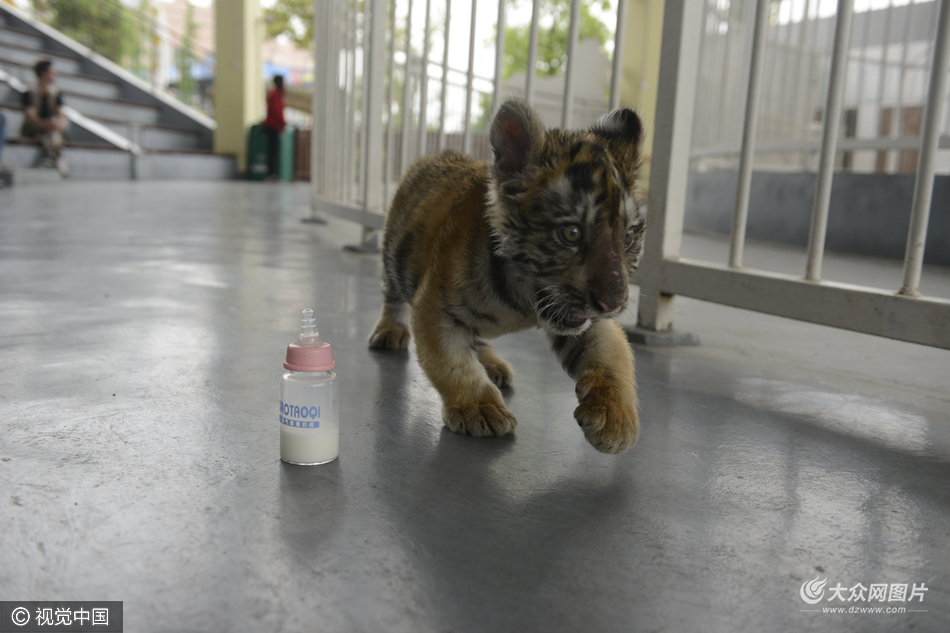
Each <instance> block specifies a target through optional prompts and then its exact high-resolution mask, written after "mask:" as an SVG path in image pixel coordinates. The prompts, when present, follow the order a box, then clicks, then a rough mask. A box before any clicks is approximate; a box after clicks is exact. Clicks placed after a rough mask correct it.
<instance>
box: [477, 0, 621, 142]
mask: <svg viewBox="0 0 950 633" xmlns="http://www.w3.org/2000/svg"><path fill="white" fill-rule="evenodd" d="M521 1H522V0H515V2H513V5H514V6H518V5H519V3H520V2H521ZM596 4H599V5H600V7H601V9H602V10H603V11H605V12H606V11H609V10H610V8H611V5H610V0H599V1H598V2H597V3H596ZM570 24H571V0H541V5H540V6H539V7H538V25H539V26H538V63H537V66H536V68H535V72H536V73H537V75H538V76H540V77H552V76H554V75H557V74H559V73H562V72H564V68H565V64H566V63H567V44H568V42H567V39H568V35H569V33H568V30H569V28H570ZM541 25H544V28H542V27H541ZM610 38H611V33H610V29H609V28H607V25H606V24H604V23H603V22H601V21H600V20H599V19H598V18H597V17H595V16H594V15H593V14H592V13H591V11H590V5H589V4H588V3H581V20H580V25H579V28H578V36H577V39H578V40H586V39H593V40H596V41H597V42H598V43H599V44H600V47H601V50H604V49H605V46H606V44H607V42H608V41H609V40H610ZM494 41H495V39H494V38H492V39H491V40H490V42H492V43H494ZM530 41H531V25H530V24H526V25H524V26H506V27H505V51H504V59H503V60H502V73H501V76H502V78H504V79H508V78H510V77H511V76H512V75H513V74H515V73H517V72H526V71H527V68H528V44H529V43H530ZM492 101H493V98H492V95H490V94H482V95H481V97H480V98H479V101H478V105H479V115H478V119H477V120H476V121H475V122H474V123H473V124H472V129H473V130H475V131H476V132H484V131H486V130H487V129H488V120H489V119H490V118H491V114H492V112H491V107H492Z"/></svg>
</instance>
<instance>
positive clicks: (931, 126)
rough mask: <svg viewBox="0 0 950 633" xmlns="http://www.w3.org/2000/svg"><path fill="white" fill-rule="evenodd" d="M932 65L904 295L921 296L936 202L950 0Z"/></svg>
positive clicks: (949, 57)
mask: <svg viewBox="0 0 950 633" xmlns="http://www.w3.org/2000/svg"><path fill="white" fill-rule="evenodd" d="M933 51H934V52H933V62H932V63H931V66H930V85H929V86H928V88H927V114H926V117H925V118H924V129H923V134H922V136H921V142H920V158H919V159H918V161H917V180H916V182H915V184H914V203H913V207H912V208H911V212H910V230H909V231H908V235H907V249H906V251H905V253H904V286H903V287H902V288H901V291H900V292H901V294H904V295H910V296H914V297H916V296H919V295H920V292H919V291H918V290H917V287H918V286H919V285H920V270H921V267H922V266H923V264H924V244H925V242H926V240H927V224H928V221H929V219H930V203H931V201H932V199H933V187H934V168H935V162H936V157H937V142H938V141H939V139H940V119H941V112H940V110H941V109H942V106H943V93H944V91H945V90H946V89H947V68H948V65H950V0H942V1H941V2H940V15H939V17H938V18H937V39H936V41H935V42H934V49H933Z"/></svg>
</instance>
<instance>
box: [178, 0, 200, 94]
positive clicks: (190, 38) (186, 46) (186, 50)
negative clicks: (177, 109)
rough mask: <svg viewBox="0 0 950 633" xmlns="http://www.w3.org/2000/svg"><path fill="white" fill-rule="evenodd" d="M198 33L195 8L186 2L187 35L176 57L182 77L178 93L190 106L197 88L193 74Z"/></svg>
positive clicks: (179, 81)
mask: <svg viewBox="0 0 950 633" xmlns="http://www.w3.org/2000/svg"><path fill="white" fill-rule="evenodd" d="M197 32H198V23H197V22H195V8H194V7H193V6H192V5H191V2H189V1H188V0H185V35H184V37H182V40H181V45H180V46H179V47H178V51H177V55H176V57H177V62H178V63H177V66H178V73H179V74H180V75H181V78H180V79H179V80H178V92H179V95H180V98H181V100H182V101H184V102H185V103H189V104H190V103H191V98H192V95H194V93H195V88H196V87H197V83H196V82H195V78H194V76H193V75H192V74H191V69H192V66H193V65H194V63H195V61H196V59H197V57H196V55H195V35H196V34H197Z"/></svg>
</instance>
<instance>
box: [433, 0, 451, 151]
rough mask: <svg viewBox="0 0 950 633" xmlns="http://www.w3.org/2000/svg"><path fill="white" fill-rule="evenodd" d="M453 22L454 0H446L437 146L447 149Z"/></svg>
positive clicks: (439, 148) (440, 148)
mask: <svg viewBox="0 0 950 633" xmlns="http://www.w3.org/2000/svg"><path fill="white" fill-rule="evenodd" d="M451 24H452V0H445V37H444V38H443V45H442V94H441V95H440V96H439V98H440V108H439V139H438V142H437V143H436V148H437V149H438V150H439V151H440V152H441V151H442V150H444V149H445V101H446V96H447V95H446V93H448V91H449V27H450V25H451Z"/></svg>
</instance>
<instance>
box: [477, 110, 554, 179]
mask: <svg viewBox="0 0 950 633" xmlns="http://www.w3.org/2000/svg"><path fill="white" fill-rule="evenodd" d="M544 135H545V133H544V126H543V125H542V124H541V120H540V119H539V118H538V115H537V114H536V113H535V112H534V110H532V109H531V106H529V105H528V104H526V103H525V102H524V101H521V100H519V99H511V100H509V101H506V102H505V103H504V104H502V106H501V108H499V109H498V113H497V114H496V115H495V118H494V119H493V120H492V124H491V132H490V135H489V139H490V141H491V148H492V152H493V153H494V155H495V177H496V178H497V179H498V180H499V181H500V182H505V181H508V180H512V179H514V178H517V177H518V176H521V175H523V174H524V173H525V169H526V168H527V167H528V165H530V164H532V163H533V162H534V160H535V159H536V158H537V156H538V153H539V152H540V151H541V148H542V147H543V145H544Z"/></svg>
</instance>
